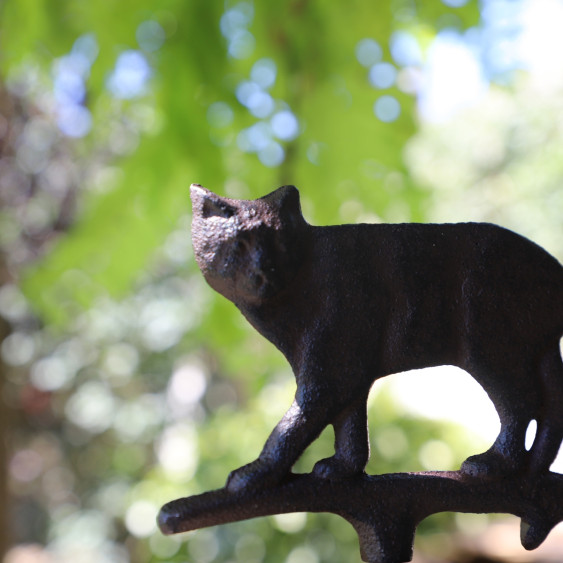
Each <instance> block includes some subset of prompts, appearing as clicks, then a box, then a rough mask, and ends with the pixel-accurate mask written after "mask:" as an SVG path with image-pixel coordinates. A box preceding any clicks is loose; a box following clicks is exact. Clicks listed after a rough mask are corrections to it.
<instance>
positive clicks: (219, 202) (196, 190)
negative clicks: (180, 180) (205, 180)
mask: <svg viewBox="0 0 563 563" xmlns="http://www.w3.org/2000/svg"><path fill="white" fill-rule="evenodd" d="M190 195H191V198H192V204H193V206H194V210H197V212H198V213H199V214H200V215H201V216H202V217H203V218H204V219H207V218H208V217H223V218H225V219H228V218H229V217H232V216H233V215H234V214H235V213H236V209H235V208H234V207H233V206H232V205H230V204H229V203H227V202H226V201H225V200H224V199H223V198H222V197H220V196H218V195H217V194H214V193H213V192H212V191H209V190H208V189H206V188H204V187H202V186H200V185H199V184H192V185H191V186H190Z"/></svg>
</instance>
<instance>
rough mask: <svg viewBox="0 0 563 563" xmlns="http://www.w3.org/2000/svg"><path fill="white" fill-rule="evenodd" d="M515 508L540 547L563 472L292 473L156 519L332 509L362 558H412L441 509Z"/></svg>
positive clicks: (175, 529)
mask: <svg viewBox="0 0 563 563" xmlns="http://www.w3.org/2000/svg"><path fill="white" fill-rule="evenodd" d="M445 511H453V512H476V513H493V512H498V513H510V514H514V515H516V516H519V517H520V518H521V519H522V524H521V534H520V536H521V541H522V545H523V546H524V548H526V549H528V550H530V549H535V548H536V547H538V546H539V545H540V544H541V543H542V542H543V541H544V539H545V538H546V537H547V535H548V534H549V532H550V531H551V530H552V528H553V527H554V526H556V525H557V524H558V523H559V522H560V521H562V520H563V475H559V474H556V473H546V474H542V475H540V476H537V477H529V476H522V475H520V476H512V477H506V478H503V479H502V480H486V479H483V478H477V477H469V476H467V475H464V474H462V473H461V472H427V473H397V474H388V475H373V476H372V475H362V476H357V477H351V478H346V479H341V480H337V481H330V480H327V479H321V478H319V477H316V476H315V475H313V474H306V475H295V474H291V475H290V476H289V477H288V479H287V480H285V481H284V482H283V483H281V484H280V485H278V486H275V487H271V488H267V489H261V490H260V489H257V490H245V491H240V492H236V493H232V492H229V491H228V490H226V489H225V488H223V489H217V490H215V491H211V492H207V493H203V494H201V495H196V496H192V497H187V498H181V499H178V500H174V501H172V502H169V503H168V504H166V505H164V506H163V507H162V509H161V511H160V514H159V516H158V524H159V526H160V529H161V530H162V532H163V533H164V534H176V533H179V532H186V531H189V530H195V529H198V528H204V527H207V526H215V525H217V524H226V523H229V522H237V521H240V520H245V519H248V518H255V517H258V516H268V515H273V514H282V513H288V512H331V513H334V514H338V515H339V516H341V517H342V518H345V519H346V520H347V521H348V522H350V523H351V524H352V526H354V528H355V530H356V532H357V533H358V536H359V539H360V551H361V555H362V559H363V561H366V562H368V563H404V562H406V561H410V560H411V559H412V554H413V547H412V546H413V541H414V534H415V530H416V527H417V526H418V524H419V523H420V522H421V521H422V520H423V519H424V518H426V517H427V516H429V515H430V514H434V513H436V512H445Z"/></svg>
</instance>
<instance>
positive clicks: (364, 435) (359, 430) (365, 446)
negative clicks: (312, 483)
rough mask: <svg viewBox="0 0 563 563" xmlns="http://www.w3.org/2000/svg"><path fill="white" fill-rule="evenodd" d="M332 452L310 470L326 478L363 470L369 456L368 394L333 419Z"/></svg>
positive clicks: (337, 477) (348, 474) (343, 475)
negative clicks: (331, 454)
mask: <svg viewBox="0 0 563 563" xmlns="http://www.w3.org/2000/svg"><path fill="white" fill-rule="evenodd" d="M333 426H334V451H335V453H334V455H333V456H332V457H328V458H325V459H321V460H320V461H318V462H317V463H316V464H315V467H314V469H313V472H314V473H315V475H318V476H319V477H323V478H325V479H339V478H342V477H349V476H350V475H357V474H359V473H363V471H364V468H365V466H366V463H367V462H368V459H369V439H368V426H367V397H364V396H362V397H361V398H360V399H359V400H357V401H356V402H354V403H353V404H352V405H351V406H349V407H348V408H346V410H345V411H344V412H343V413H342V414H340V415H339V416H338V417H337V418H336V419H335V421H334V422H333Z"/></svg>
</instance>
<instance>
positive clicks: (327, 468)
mask: <svg viewBox="0 0 563 563" xmlns="http://www.w3.org/2000/svg"><path fill="white" fill-rule="evenodd" d="M362 472H363V471H362V469H357V468H354V467H351V466H350V464H349V463H347V462H346V461H345V460H343V459H340V458H337V457H336V456H332V457H327V458H325V459H321V460H320V461H317V463H315V467H313V473H314V475H316V476H317V477H320V478H321V479H331V480H337V479H343V478H345V477H351V476H353V475H359V474H361V473H362Z"/></svg>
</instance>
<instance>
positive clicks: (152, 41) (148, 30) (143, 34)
mask: <svg viewBox="0 0 563 563" xmlns="http://www.w3.org/2000/svg"><path fill="white" fill-rule="evenodd" d="M135 36H136V37H137V43H138V44H139V47H140V48H141V49H142V50H143V51H146V52H148V53H152V52H154V51H158V49H160V48H161V47H162V45H163V44H164V40H165V39H166V32H165V31H164V29H163V28H162V26H161V25H160V24H159V23H158V22H156V21H153V20H148V21H145V22H143V23H141V24H140V25H139V27H138V28H137V31H136V33H135Z"/></svg>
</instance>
